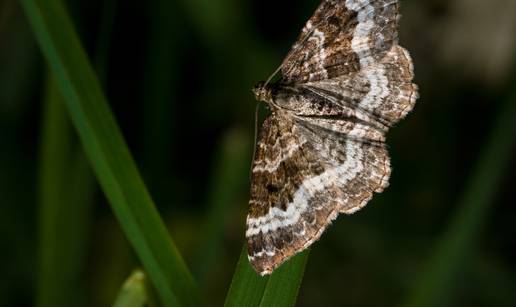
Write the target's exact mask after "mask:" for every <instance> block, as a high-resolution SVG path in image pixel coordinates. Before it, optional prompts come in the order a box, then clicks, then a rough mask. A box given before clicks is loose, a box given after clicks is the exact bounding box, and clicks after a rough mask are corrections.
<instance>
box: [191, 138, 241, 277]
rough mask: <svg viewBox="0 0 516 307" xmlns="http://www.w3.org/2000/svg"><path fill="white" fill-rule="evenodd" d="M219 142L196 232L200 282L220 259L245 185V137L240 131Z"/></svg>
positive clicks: (197, 269)
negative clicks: (229, 222) (228, 224)
mask: <svg viewBox="0 0 516 307" xmlns="http://www.w3.org/2000/svg"><path fill="white" fill-rule="evenodd" d="M221 143H222V144H221V145H220V148H219V150H218V152H217V154H216V157H215V160H214V163H213V164H212V165H214V166H215V169H214V170H213V175H212V176H211V180H210V190H209V192H208V194H207V195H208V197H207V200H206V202H207V203H208V211H207V214H206V218H205V221H204V223H203V226H202V229H201V231H200V234H201V235H200V237H201V238H202V240H201V241H200V244H199V249H198V251H197V253H196V254H197V255H196V258H195V259H196V260H197V261H196V262H195V264H196V269H195V271H196V275H197V276H198V280H204V279H205V278H206V277H207V274H208V272H209V271H210V268H213V267H215V266H216V263H217V262H218V261H219V260H220V257H221V254H222V247H221V246H222V242H223V239H224V227H225V222H227V217H228V215H230V212H229V211H231V210H234V206H232V204H234V203H235V202H236V201H238V200H239V199H242V198H243V197H244V196H243V195H242V191H246V194H247V188H248V184H249V178H248V176H249V159H250V158H251V157H250V153H251V144H250V142H249V138H248V137H247V136H246V135H245V134H244V133H243V132H242V131H241V130H231V131H229V132H228V133H227V134H226V135H225V136H224V139H223V141H222V142H221ZM201 284H202V282H201Z"/></svg>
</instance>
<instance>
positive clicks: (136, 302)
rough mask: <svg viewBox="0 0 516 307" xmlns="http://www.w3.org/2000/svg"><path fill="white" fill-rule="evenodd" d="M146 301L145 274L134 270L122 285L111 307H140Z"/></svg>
mask: <svg viewBox="0 0 516 307" xmlns="http://www.w3.org/2000/svg"><path fill="white" fill-rule="evenodd" d="M146 302H147V293H146V290H145V274H144V273H143V271H142V270H135V271H134V272H133V273H132V274H131V276H129V278H127V280H126V281H125V282H124V284H123V285H122V288H121V289H120V292H119V293H118V296H117V298H116V301H115V303H114V304H113V307H141V306H145V304H146Z"/></svg>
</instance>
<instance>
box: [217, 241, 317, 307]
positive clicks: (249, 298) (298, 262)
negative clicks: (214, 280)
mask: <svg viewBox="0 0 516 307" xmlns="http://www.w3.org/2000/svg"><path fill="white" fill-rule="evenodd" d="M308 255H309V250H305V251H304V252H302V253H300V254H298V255H296V256H294V257H293V258H291V259H290V260H288V261H287V262H286V263H284V264H283V265H282V266H280V267H279V268H278V269H276V270H275V271H274V273H273V274H272V275H271V276H264V277H262V276H260V275H258V274H257V273H256V272H255V271H254V270H253V268H252V267H251V265H250V264H249V260H248V259H247V248H246V247H245V246H244V248H243V249H242V253H241V255H240V259H239V260H238V264H237V267H236V271H235V274H234V275H233V281H232V282H231V286H230V288H229V292H228V295H227V297H226V303H225V306H226V307H233V306H246V307H254V306H260V307H261V306H263V307H265V306H278V307H287V306H294V304H295V303H296V299H297V294H298V292H299V287H300V285H301V281H302V280H303V274H304V271H305V266H306V262H307V261H308Z"/></svg>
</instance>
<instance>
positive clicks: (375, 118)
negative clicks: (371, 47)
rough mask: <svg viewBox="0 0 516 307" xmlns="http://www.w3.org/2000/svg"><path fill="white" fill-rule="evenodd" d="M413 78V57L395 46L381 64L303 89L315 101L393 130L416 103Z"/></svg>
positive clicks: (303, 86)
mask: <svg viewBox="0 0 516 307" xmlns="http://www.w3.org/2000/svg"><path fill="white" fill-rule="evenodd" d="M413 77H414V73H413V67H412V60H411V58H410V55H409V54H408V52H407V51H406V50H405V49H404V48H403V47H400V46H399V45H393V46H392V47H391V50H389V52H387V53H386V54H385V56H384V57H383V58H382V59H381V60H380V61H379V62H377V63H374V64H371V65H369V66H367V67H366V68H364V69H362V70H360V71H358V72H355V73H352V74H350V75H342V76H339V77H336V78H333V79H328V80H320V81H316V82H308V83H305V84H302V85H300V86H299V87H301V88H302V89H304V90H308V91H309V92H310V93H311V95H312V96H310V97H312V100H321V101H324V104H325V105H331V106H332V107H333V108H334V109H339V108H341V109H346V110H353V112H351V113H352V116H355V117H357V118H360V119H364V120H366V121H369V122H377V123H378V124H380V125H384V126H385V127H390V126H392V125H393V124H395V123H396V122H398V121H399V120H400V119H402V118H403V117H405V116H406V115H407V114H408V113H409V112H410V111H411V110H412V108H413V107H414V105H415V103H416V99H417V98H418V88H417V86H416V85H415V84H414V83H412V79H413ZM305 96H308V95H305Z"/></svg>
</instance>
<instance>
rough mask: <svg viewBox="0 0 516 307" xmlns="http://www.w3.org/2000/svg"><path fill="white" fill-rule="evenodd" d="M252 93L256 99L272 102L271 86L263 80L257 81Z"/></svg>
mask: <svg viewBox="0 0 516 307" xmlns="http://www.w3.org/2000/svg"><path fill="white" fill-rule="evenodd" d="M253 93H254V97H255V98H256V100H258V101H263V102H266V103H268V104H271V103H272V91H271V88H270V87H269V86H267V85H266V84H265V82H263V81H260V82H258V84H256V85H255V86H254V87H253Z"/></svg>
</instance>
